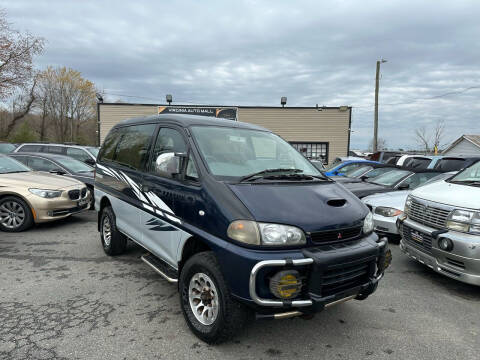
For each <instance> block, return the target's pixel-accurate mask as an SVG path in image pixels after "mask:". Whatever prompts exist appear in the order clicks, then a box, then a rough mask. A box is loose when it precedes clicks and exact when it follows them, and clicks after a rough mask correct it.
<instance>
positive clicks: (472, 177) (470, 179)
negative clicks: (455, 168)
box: [450, 161, 480, 186]
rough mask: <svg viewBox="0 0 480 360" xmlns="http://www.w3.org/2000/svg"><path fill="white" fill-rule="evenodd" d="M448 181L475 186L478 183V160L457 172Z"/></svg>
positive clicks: (479, 178)
mask: <svg viewBox="0 0 480 360" xmlns="http://www.w3.org/2000/svg"><path fill="white" fill-rule="evenodd" d="M450 182H452V183H460V184H467V185H475V186H478V185H480V161H477V162H476V163H474V164H473V165H471V166H469V167H467V168H465V169H464V170H463V171H461V172H459V173H458V174H457V175H455V176H454V177H453V178H451V179H450Z"/></svg>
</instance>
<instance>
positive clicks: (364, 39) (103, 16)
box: [0, 0, 480, 148]
mask: <svg viewBox="0 0 480 360" xmlns="http://www.w3.org/2000/svg"><path fill="white" fill-rule="evenodd" d="M0 6H1V7H4V8H5V9H6V10H7V13H8V16H9V20H10V22H12V23H13V26H14V27H16V28H18V29H20V30H28V31H30V32H31V33H33V34H36V35H39V36H42V37H44V38H45V39H46V40H47V45H46V49H45V53H44V54H43V55H42V56H41V57H39V58H37V65H38V67H39V68H44V67H46V66H48V65H54V66H67V67H71V68H73V69H76V70H79V71H80V72H82V74H83V76H84V77H86V78H88V79H89V80H92V81H93V82H95V84H96V86H97V87H98V88H99V89H100V90H103V91H104V92H105V93H106V94H107V95H106V99H107V100H113V101H114V100H118V99H122V100H124V101H129V102H142V103H148V102H153V103H158V102H164V99H165V94H167V93H171V94H173V98H174V101H176V102H181V103H194V104H216V105H217V104H219V105H223V104H225V105H274V106H277V105H279V102H280V97H281V96H287V97H288V104H287V105H289V106H315V104H317V103H318V104H319V105H326V106H340V105H351V106H353V116H352V121H353V131H354V132H353V134H352V147H353V148H366V147H367V146H368V144H369V142H370V140H371V136H372V135H371V134H372V132H373V130H372V128H373V103H374V85H375V62H376V60H378V59H380V58H382V57H383V58H385V59H387V60H388V62H387V63H385V64H382V68H381V81H380V112H379V122H380V127H379V134H380V137H382V138H384V139H385V140H386V142H387V146H389V147H395V148H398V147H404V148H412V147H415V145H416V141H415V138H414V135H413V134H414V130H415V129H416V128H417V127H419V126H425V127H427V128H429V129H433V128H434V126H435V123H436V122H438V121H440V120H442V119H444V120H445V121H446V128H447V134H446V137H445V142H448V141H451V140H453V139H455V138H456V137H458V136H460V135H461V134H474V133H476V134H480V125H479V123H480V117H479V113H480V111H479V110H480V102H479V97H480V88H474V89H470V90H464V89H467V88H470V87H480V68H479V64H480V21H479V18H478V16H479V14H480V1H476V0H472V1H461V0H455V1H451V0H450V1H440V0H435V1H418V0H415V1H414V0H401V1H393V0H389V1H385V0H383V1H369V0H362V1H325V0H324V1H318V0H314V1H298V0H297V1H280V0H276V1H253V0H251V1H199V0H192V1H159V0H152V1H146V0H142V1H126V0H125V1H98V0H96V1H88V0H82V1H73V0H70V1H69V0H60V1H53V0H50V1H41V0H35V1H32V0H9V1H0ZM459 91H463V92H462V93H459V94H456V92H459ZM450 92H453V93H454V94H451V95H450V96H444V97H437V98H434V99H428V98H431V97H435V96H438V95H442V94H445V93H450ZM123 95H129V96H130V97H126V96H123ZM132 96H137V98H135V97H132ZM399 103H400V104H399Z"/></svg>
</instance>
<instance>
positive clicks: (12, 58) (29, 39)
mask: <svg viewBox="0 0 480 360" xmlns="http://www.w3.org/2000/svg"><path fill="white" fill-rule="evenodd" d="M43 46H44V40H43V39H42V38H39V37H36V36H33V35H31V34H29V33H21V32H19V31H17V30H14V29H12V28H11V25H10V24H9V23H8V21H7V16H6V12H5V10H0V100H2V99H5V98H7V97H8V96H11V95H12V94H13V93H14V92H15V90H16V89H17V88H23V87H25V86H27V85H28V84H29V83H30V82H31V80H32V78H33V75H34V73H33V72H34V70H33V57H34V56H35V55H38V54H40V53H41V52H42V51H43Z"/></svg>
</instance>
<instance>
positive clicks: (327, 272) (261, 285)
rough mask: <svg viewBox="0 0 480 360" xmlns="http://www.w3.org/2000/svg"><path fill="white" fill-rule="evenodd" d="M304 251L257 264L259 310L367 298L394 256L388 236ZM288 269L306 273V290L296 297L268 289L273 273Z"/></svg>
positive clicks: (253, 294)
mask: <svg viewBox="0 0 480 360" xmlns="http://www.w3.org/2000/svg"><path fill="white" fill-rule="evenodd" d="M375 238H376V236H375ZM302 253H303V255H304V257H303V258H298V259H288V258H287V259H274V260H273V259H272V260H264V261H260V262H258V263H257V264H255V266H253V268H252V271H251V273H250V280H249V294H250V298H251V299H252V300H253V302H254V303H255V306H256V308H257V310H260V312H261V311H262V310H267V311H271V310H274V309H277V311H278V310H279V309H289V308H296V309H297V310H299V311H301V312H302V313H306V314H308V313H313V312H318V311H321V310H323V309H324V308H326V307H329V306H331V305H334V304H337V303H340V302H343V301H346V300H350V299H353V298H357V299H364V298H366V297H367V296H369V295H370V294H372V293H373V292H374V291H375V290H376V288H377V285H378V282H379V280H380V279H381V278H382V277H383V274H384V270H385V269H386V267H388V265H389V263H390V260H391V256H390V253H389V250H388V243H387V241H386V240H380V241H378V242H377V241H374V240H371V239H368V240H367V239H363V240H359V241H356V242H354V243H352V244H343V246H339V245H337V246H334V245H333V246H330V245H323V246H318V247H315V248H308V249H304V250H303V251H302ZM285 269H295V270H298V271H299V272H301V273H302V274H304V275H305V278H304V289H303V291H302V292H301V294H300V295H299V296H298V297H297V298H295V299H292V300H289V299H278V298H274V297H273V296H272V294H271V293H270V292H269V291H268V290H266V289H265V288H266V287H267V286H266V284H268V278H269V274H270V275H271V274H272V273H275V272H277V271H282V270H285Z"/></svg>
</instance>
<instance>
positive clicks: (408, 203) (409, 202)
mask: <svg viewBox="0 0 480 360" xmlns="http://www.w3.org/2000/svg"><path fill="white" fill-rule="evenodd" d="M411 205H412V197H411V196H410V195H408V197H407V201H405V208H404V209H403V212H404V213H405V215H408V211H409V210H410V206H411Z"/></svg>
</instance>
